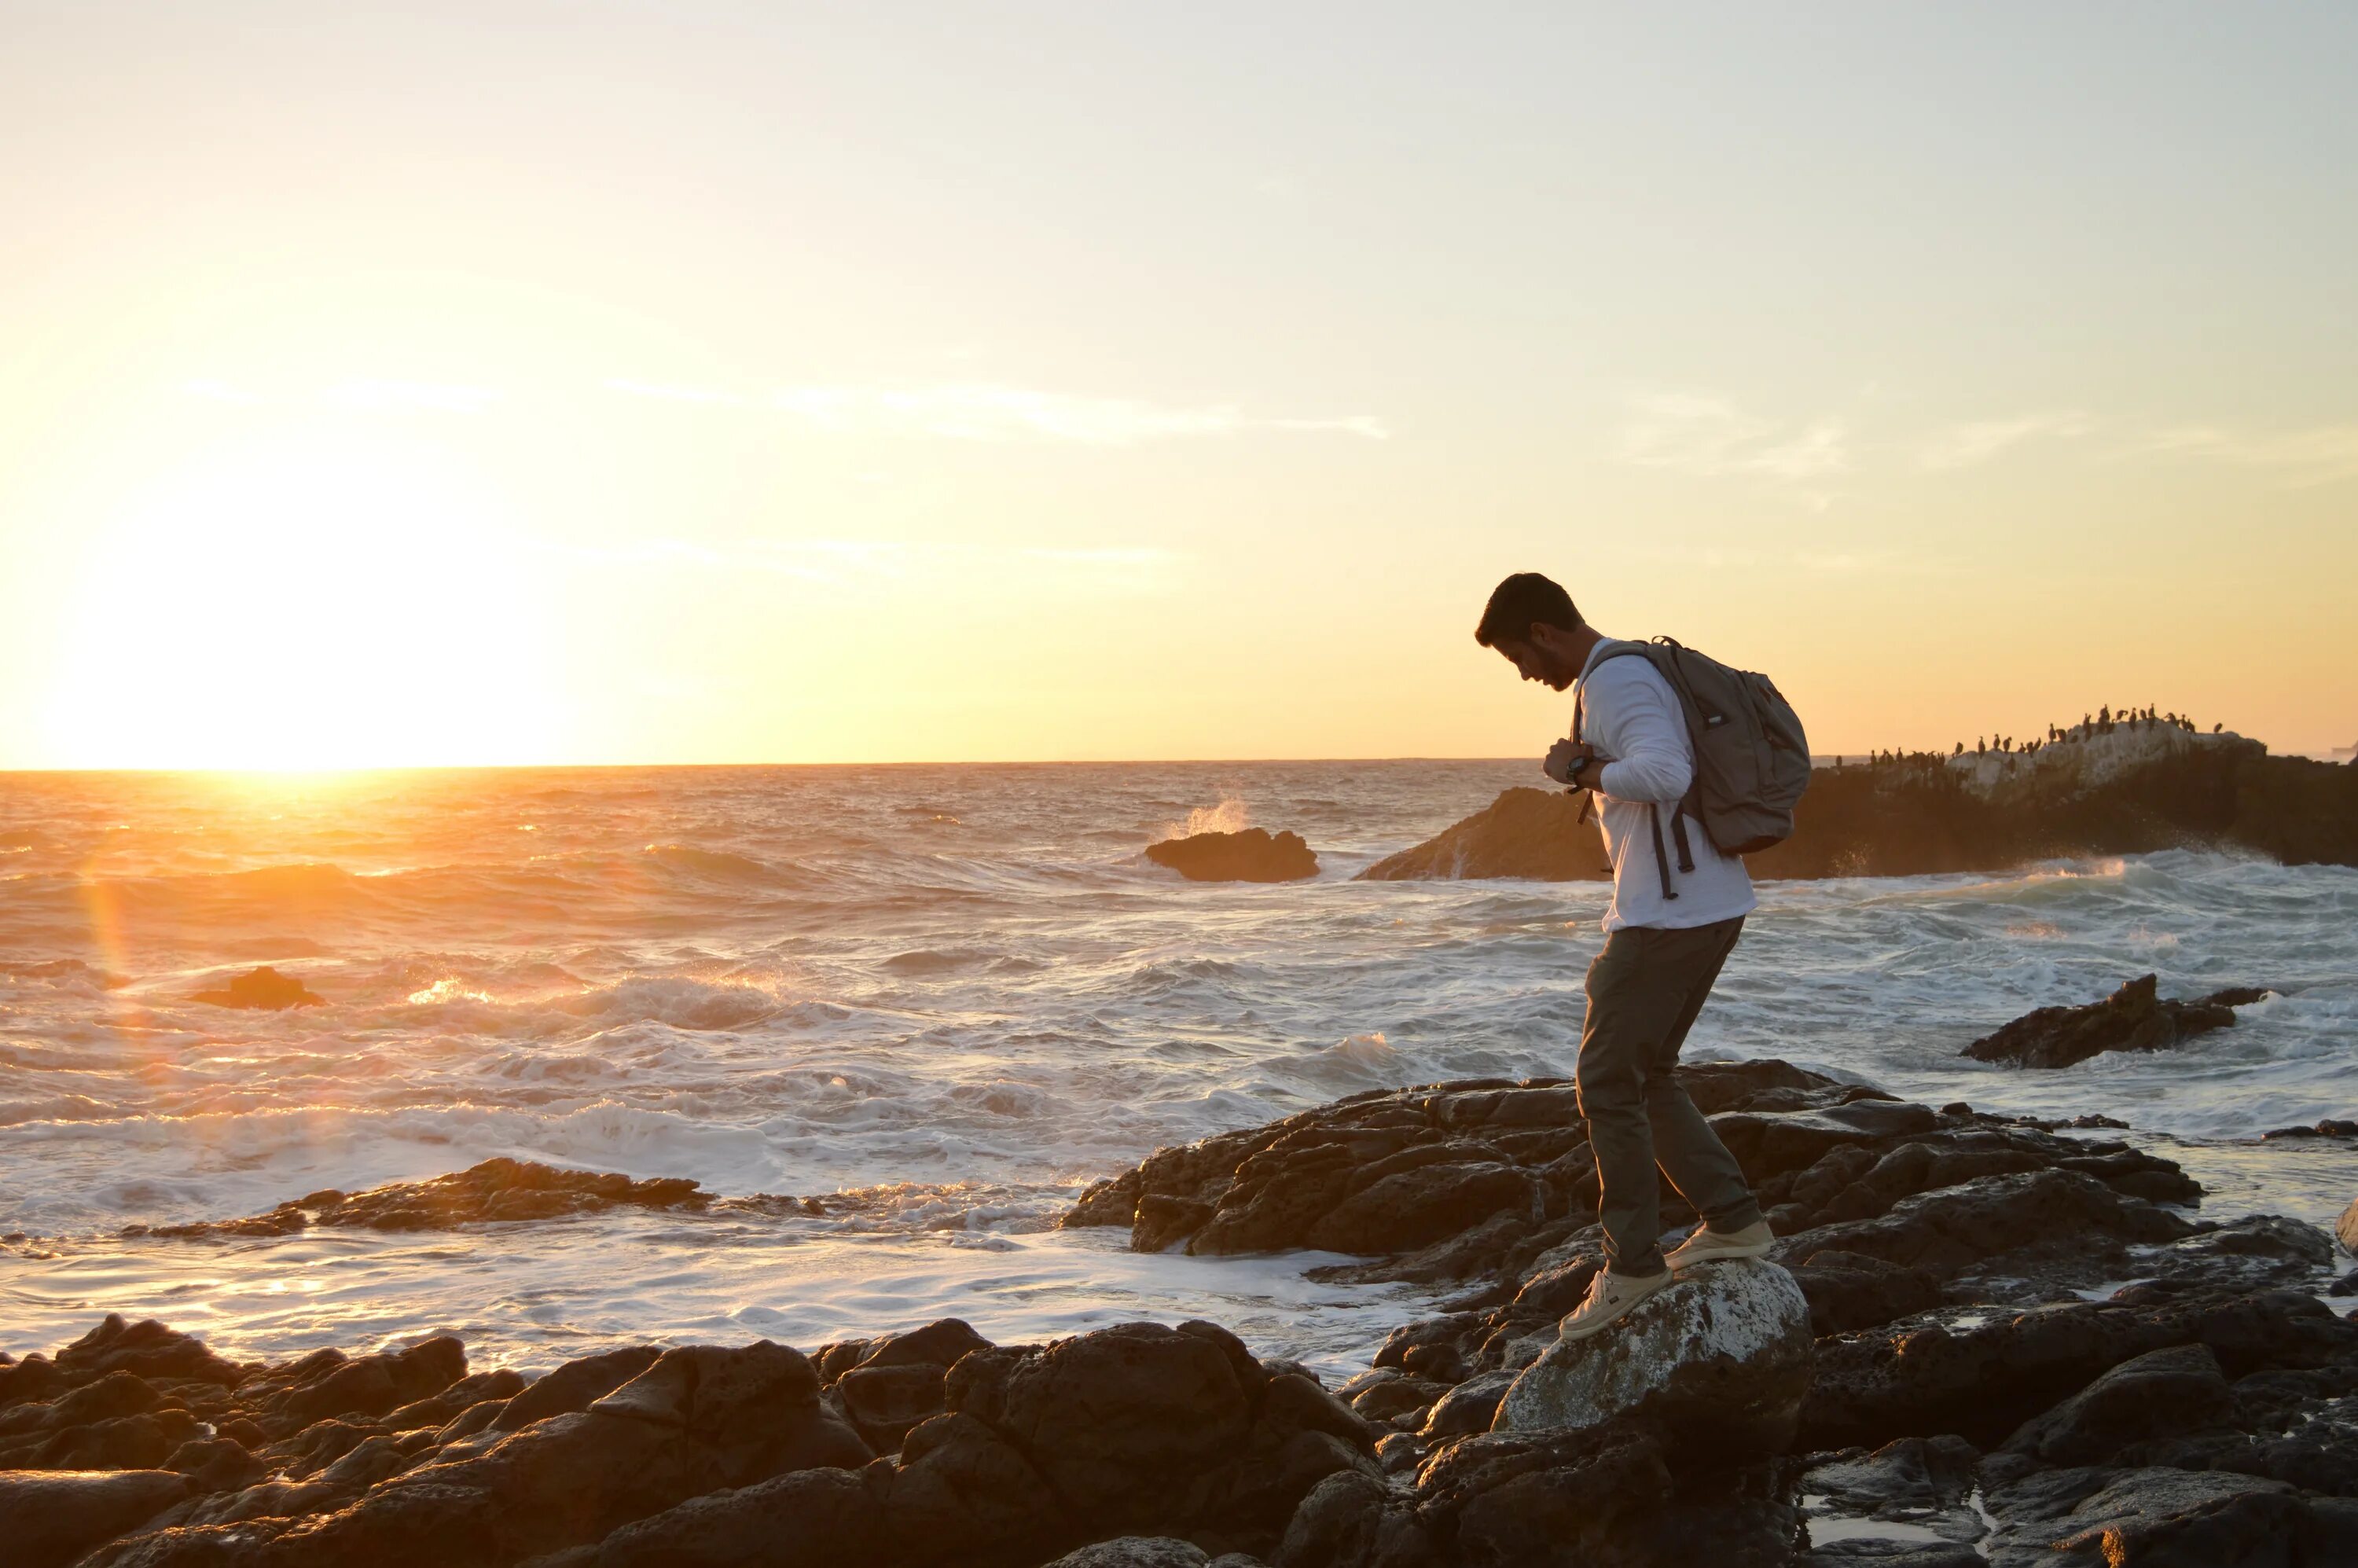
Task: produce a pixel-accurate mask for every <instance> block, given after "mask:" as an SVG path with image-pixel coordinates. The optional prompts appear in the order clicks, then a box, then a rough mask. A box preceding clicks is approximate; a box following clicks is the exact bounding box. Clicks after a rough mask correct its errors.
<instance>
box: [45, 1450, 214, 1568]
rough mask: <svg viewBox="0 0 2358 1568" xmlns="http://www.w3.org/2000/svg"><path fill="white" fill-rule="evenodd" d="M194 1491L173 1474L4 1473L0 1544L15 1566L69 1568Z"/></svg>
mask: <svg viewBox="0 0 2358 1568" xmlns="http://www.w3.org/2000/svg"><path fill="white" fill-rule="evenodd" d="M188 1490H189V1479H188V1477H187V1476H180V1475H176V1474H174V1473H173V1472H171V1471H169V1470H102V1471H89V1470H52V1471H38V1470H34V1471H21V1470H20V1471H0V1542H5V1543H6V1555H7V1559H8V1562H9V1563H11V1564H12V1565H14V1568H65V1565H66V1564H67V1563H71V1562H73V1561H74V1560H75V1559H77V1558H79V1557H81V1555H82V1553H84V1552H88V1551H89V1550H90V1549H91V1548H92V1547H93V1546H97V1545H99V1544H100V1543H102V1542H103V1541H112V1540H114V1538H115V1537H116V1536H119V1535H123V1534H125V1533H127V1532H129V1531H130V1530H135V1529H136V1528H138V1526H139V1525H141V1524H142V1523H144V1522H145V1521H146V1520H148V1519H153V1518H154V1517H156V1515H157V1514H159V1513H161V1512H163V1510H164V1509H168V1508H169V1507H171V1505H172V1504H174V1503H176V1502H178V1501H179V1500H180V1498H182V1497H184V1496H186V1495H187V1493H188Z"/></svg>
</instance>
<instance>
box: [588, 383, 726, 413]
mask: <svg viewBox="0 0 2358 1568" xmlns="http://www.w3.org/2000/svg"><path fill="white" fill-rule="evenodd" d="M603 385H604V386H605V388H606V390H607V391H609V392H619V393H621V394H622V395H624V396H626V397H652V398H655V399H657V400H658V401H660V402H664V403H701V404H708V405H724V406H735V405H741V404H743V403H744V401H745V399H744V398H743V397H741V396H740V395H737V394H736V393H733V392H718V391H715V390H714V389H712V388H711V387H708V386H676V385H672V384H666V383H664V382H659V381H632V380H630V379H628V378H626V377H622V376H615V377H611V378H609V379H608V380H607V381H606V382H604V383H603Z"/></svg>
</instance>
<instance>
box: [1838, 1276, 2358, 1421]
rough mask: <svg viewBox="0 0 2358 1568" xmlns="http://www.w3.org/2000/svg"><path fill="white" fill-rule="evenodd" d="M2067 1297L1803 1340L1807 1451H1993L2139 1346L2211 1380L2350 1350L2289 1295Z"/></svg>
mask: <svg viewBox="0 0 2358 1568" xmlns="http://www.w3.org/2000/svg"><path fill="white" fill-rule="evenodd" d="M2124 1295H2126V1296H2130V1297H2131V1299H2129V1300H2119V1299H2116V1300H2115V1301H2111V1302H2075V1303H2070V1304H2064V1305H2055V1306H2047V1307H2040V1308H2036V1309H2033V1310H2030V1311H2028V1312H2023V1311H2015V1310H2010V1309H2005V1308H1987V1307H1984V1308H1975V1309H1947V1310H1946V1311H1944V1312H1942V1313H1936V1314H1929V1315H1927V1316H1925V1317H1921V1318H1913V1319H1907V1320H1903V1321H1901V1322H1898V1323H1895V1324H1891V1325H1886V1326H1884V1327H1881V1328H1877V1329H1871V1330H1867V1331H1866V1332H1864V1333H1859V1334H1849V1335H1839V1336H1833V1337H1832V1338H1829V1339H1825V1340H1823V1341H1821V1342H1820V1343H1819V1345H1818V1346H1817V1355H1816V1372H1815V1377H1814V1380H1813V1381H1812V1386H1811V1390H1810V1393H1809V1397H1808V1398H1807V1399H1806V1400H1804V1401H1803V1404H1802V1408H1801V1442H1802V1444H1804V1445H1805V1446H1807V1447H1811V1448H1819V1449H1834V1448H1847V1447H1870V1448H1871V1447H1879V1446H1880V1445H1882V1444H1886V1443H1888V1442H1890V1441H1891V1440H1892V1439H1894V1438H1898V1437H1922V1436H1931V1435H1934V1434H1936V1433H1957V1434H1960V1435H1962V1436H1963V1437H1964V1438H1965V1439H1966V1440H1967V1441H1968V1442H1971V1443H1974V1444H1985V1445H1988V1446H1992V1447H1995V1446H1996V1444H2000V1443H2002V1442H2004V1441H2005V1440H2006V1438H2007V1437H2008V1436H2009V1435H2011V1434H2012V1433H2013V1432H2014V1431H2015V1429H2016V1428H2017V1427H2019V1426H2020V1425H2021V1424H2022V1423H2023V1422H2027V1421H2028V1420H2030V1419H2031V1418H2032V1417H2033V1416H2036V1415H2039V1413H2041V1412H2042V1411H2046V1410H2048V1409H2049V1408H2050V1406H2053V1405H2055V1404H2056V1403H2058V1402H2059V1401H2061V1400H2065V1399H2068V1398H2069V1397H2070V1396H2071V1395H2072V1394H2075V1393H2077V1392H2078V1391H2079V1390H2082V1389H2084V1388H2086V1387H2087V1386H2088V1385H2089V1384H2090V1383H2093V1381H2095V1380H2096V1379H2097V1378H2099V1377H2101V1376H2102V1375H2103V1374H2104V1373H2105V1372H2106V1371H2108V1370H2110V1369H2111V1368H2115V1367H2117V1366H2119V1365H2120V1364H2121V1363H2123V1362H2125V1361H2127V1360H2129V1359H2130V1358H2131V1357H2136V1356H2140V1355H2143V1354H2145V1353H2146V1352H2147V1351H2152V1350H2159V1349H2163V1348H2166V1347H2169V1346H2181V1345H2203V1346H2209V1347H2210V1349H2211V1351H2212V1354H2213V1355H2215V1356H2216V1357H2218V1359H2219V1363H2220V1365H2221V1367H2222V1368H2223V1370H2224V1371H2225V1373H2226V1374H2227V1375H2228V1376H2229V1377H2232V1378H2241V1377H2244V1376H2247V1375H2249V1374H2251V1373H2254V1372H2257V1371H2261V1370H2264V1369H2285V1368H2290V1369H2299V1368H2322V1367H2326V1366H2329V1365H2331V1364H2334V1363H2335V1362H2337V1360H2338V1359H2340V1358H2342V1357H2351V1356H2358V1324H2351V1323H2347V1322H2344V1321H2343V1320H2342V1319H2341V1318H2338V1317H2336V1316H2335V1315H2334V1314H2333V1313H2332V1311H2331V1309H2330V1308H2328V1307H2327V1306H2326V1305H2325V1304H2324V1303H2322V1302H2320V1301H2319V1300H2318V1299H2317V1298H2316V1297H2314V1296H2310V1295H2305V1294H2301V1293H2299V1292H2289V1291H2266V1292H2254V1293H2252V1294H2248V1295H2234V1296H2219V1295H2205V1294H2196V1295H2193V1296H2191V1297H2189V1298H2185V1299H2180V1300H2165V1301H2159V1302H2139V1301H2136V1300H2135V1299H2134V1294H2133V1292H2124Z"/></svg>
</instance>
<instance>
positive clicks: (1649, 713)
mask: <svg viewBox="0 0 2358 1568" xmlns="http://www.w3.org/2000/svg"><path fill="white" fill-rule="evenodd" d="M1474 640H1475V641H1476V642H1477V643H1481V644H1482V645H1483V646H1484V647H1486V648H1495V649H1497V650H1498V652H1499V653H1500V654H1504V655H1505V656H1506V658H1507V661H1508V662H1509V664H1512V665H1514V666H1515V668H1516V670H1517V671H1518V672H1519V673H1520V675H1521V676H1522V677H1523V679H1525V680H1531V681H1539V682H1541V684H1543V685H1546V686H1549V687H1553V688H1554V689H1555V690H1557V691H1563V690H1564V689H1565V688H1566V687H1571V686H1572V685H1573V684H1574V682H1575V681H1576V682H1578V683H1579V687H1580V690H1579V693H1578V697H1577V702H1578V710H1579V712H1580V715H1581V730H1580V734H1581V739H1580V740H1579V741H1577V742H1575V741H1568V740H1567V741H1557V742H1556V743H1555V746H1554V748H1553V749H1552V750H1551V751H1550V752H1548V755H1547V761H1546V762H1545V763H1544V764H1543V766H1544V768H1545V771H1546V773H1547V775H1548V776H1549V777H1550V778H1552V779H1554V780H1555V781H1556V782H1557V783H1559V784H1571V785H1574V786H1575V787H1577V788H1581V789H1585V790H1589V791H1591V792H1593V794H1594V795H1595V799H1596V801H1597V803H1598V805H1599V807H1600V809H1599V811H1598V822H1599V824H1600V826H1601V827H1602V828H1603V830H1604V834H1605V849H1606V856H1607V857H1608V858H1609V859H1610V860H1612V862H1613V902H1612V903H1611V904H1610V905H1609V906H1607V908H1606V912H1605V932H1606V935H1605V946H1604V949H1603V951H1601V952H1599V953H1598V954H1597V955H1596V957H1595V961H1594V962H1593V963H1591V964H1590V965H1589V966H1588V982H1587V987H1586V989H1587V993H1588V1017H1587V1020H1586V1022H1585V1023H1584V1024H1583V1025H1582V1027H1581V1033H1580V1061H1579V1065H1578V1067H1577V1069H1576V1075H1577V1082H1578V1084H1579V1095H1580V1109H1581V1114H1582V1115H1584V1116H1585V1117H1586V1118H1587V1119H1588V1141H1589V1148H1590V1149H1591V1150H1592V1151H1593V1152H1595V1156H1596V1177H1597V1183H1598V1185H1599V1188H1600V1199H1599V1204H1598V1207H1599V1209H1600V1211H1601V1212H1600V1214H1599V1217H1600V1218H1601V1219H1602V1220H1603V1221H1604V1225H1605V1251H1606V1267H1605V1268H1604V1269H1603V1270H1601V1271H1598V1273H1597V1275H1596V1278H1595V1281H1593V1282H1592V1283H1591V1284H1590V1286H1589V1290H1588V1298H1587V1300H1586V1301H1585V1302H1583V1303H1581V1304H1580V1306H1579V1307H1578V1308H1577V1309H1576V1310H1574V1312H1573V1313H1572V1314H1571V1315H1569V1316H1568V1317H1566V1318H1565V1319H1564V1320H1563V1336H1564V1337H1565V1338H1566V1339H1585V1338H1586V1337H1588V1336H1590V1335H1593V1334H1595V1333H1597V1332H1598V1331H1599V1330H1601V1329H1603V1328H1605V1327H1606V1326H1607V1325H1610V1324H1612V1323H1614V1322H1616V1321H1617V1320H1618V1319H1620V1318H1621V1317H1623V1316H1625V1315H1626V1314H1628V1312H1629V1310H1630V1309H1631V1308H1632V1307H1634V1306H1636V1305H1637V1304H1638V1303H1639V1302H1642V1301H1644V1300H1645V1299H1646V1298H1647V1297H1648V1296H1650V1295H1652V1294H1653V1293H1654V1292H1656V1291H1659V1290H1660V1289H1662V1288H1663V1287H1664V1286H1665V1285H1668V1284H1669V1283H1670V1282H1671V1274H1672V1273H1673V1271H1677V1270H1680V1269H1684V1268H1689V1267H1692V1266H1693V1265H1694V1264H1697V1263H1704V1262H1709V1261H1712V1260H1715V1259H1724V1258H1758V1257H1761V1256H1763V1255H1764V1254H1766V1253H1767V1252H1768V1249H1769V1247H1770V1246H1771V1245H1772V1244H1773V1242H1774V1241H1775V1238H1774V1237H1773V1236H1771V1235H1770V1234H1769V1230H1768V1222H1767V1221H1766V1220H1765V1219H1763V1218H1762V1217H1761V1214H1760V1205H1759V1204H1758V1202H1757V1201H1756V1200H1755V1199H1754V1197H1753V1195H1752V1189H1751V1187H1750V1185H1749V1184H1747V1183H1746V1181H1745V1179H1744V1172H1743V1170H1742V1168H1741V1167H1739V1166H1738V1165H1737V1164H1736V1157H1735V1156H1734V1155H1732V1154H1730V1153H1729V1152H1727V1146H1726V1145H1725V1144H1724V1143H1722V1142H1721V1141H1719V1135H1718V1134H1717V1133H1715V1132H1714V1131H1712V1130H1711V1125H1710V1123H1708V1122H1706V1121H1705V1120H1704V1119H1703V1113H1702V1112H1700V1111H1698V1110H1697V1109H1695V1107H1694V1102H1693V1100H1690V1099H1689V1098H1687V1093H1686V1090H1684V1089H1683V1088H1682V1087H1679V1082H1678V1078H1677V1076H1675V1075H1674V1074H1673V1073H1672V1071H1671V1069H1672V1068H1673V1067H1674V1066H1675V1065H1677V1063H1678V1059H1679V1047H1680V1046H1681V1045H1682V1044H1684V1043H1685V1040H1686V1037H1687V1031H1688V1030H1689V1029H1691V1028H1693V1025H1694V1021H1695V1015H1696V1014H1697V1013H1699V1012H1701V1011H1703V1004H1704V1000H1705V999H1707V998H1708V997H1709V996H1710V995H1711V988H1712V982H1713V981H1714V980H1715V979H1718V978H1719V969H1720V966H1721V965H1722V964H1724V963H1725V962H1726V961H1727V955H1728V952H1729V950H1730V949H1732V948H1733V947H1735V946H1736V936H1737V935H1738V934H1739V933H1741V932H1742V931H1743V929H1744V917H1745V916H1746V915H1747V914H1750V913H1751V912H1752V910H1753V908H1754V904H1755V901H1754V899H1753V896H1752V879H1751V877H1750V875H1749V874H1747V872H1746V871H1745V869H1744V862H1743V861H1742V860H1738V859H1736V857H1734V856H1732V855H1730V856H1723V855H1721V854H1719V853H1718V851H1717V850H1715V849H1714V848H1713V847H1712V844H1711V840H1710V838H1709V837H1708V836H1706V835H1705V834H1704V832H1703V831H1702V830H1701V825H1700V824H1692V823H1691V824H1689V826H1690V827H1693V829H1694V830H1693V832H1692V833H1690V834H1689V835H1688V836H1687V837H1688V838H1689V839H1690V840H1691V842H1692V844H1693V863H1694V864H1693V870H1692V871H1674V870H1673V869H1672V864H1671V859H1670V858H1669V857H1667V856H1662V855H1660V854H1659V852H1658V849H1657V835H1658V833H1659V832H1667V831H1670V830H1671V826H1672V824H1671V817H1672V816H1673V815H1674V814H1675V813H1676V812H1677V811H1678V809H1679V802H1680V801H1681V800H1682V799H1683V798H1684V797H1685V795H1686V794H1687V788H1688V785H1689V784H1692V783H1693V778H1694V744H1693V741H1691V740H1690V739H1689V738H1688V736H1687V726H1686V718H1685V714H1684V711H1683V709H1682V707H1681V705H1680V702H1679V698H1678V694H1677V693H1675V692H1673V691H1672V690H1671V686H1670V683H1669V682H1668V681H1666V680H1664V679H1663V678H1662V676H1661V673H1660V671H1659V670H1657V669H1655V668H1654V666H1653V665H1652V664H1651V663H1650V662H1649V661H1648V660H1647V659H1645V658H1643V657H1641V656H1639V655H1637V654H1623V655H1622V656H1620V657H1613V656H1610V655H1611V653H1612V649H1613V645H1614V644H1613V640H1612V639H1610V638H1608V637H1606V636H1605V635H1604V634H1602V633H1599V632H1597V631H1596V630H1595V628H1594V627H1592V626H1590V625H1588V624H1587V623H1586V622H1584V621H1582V619H1581V618H1580V611H1578V610H1576V609H1575V608H1574V606H1573V602H1572V596H1571V595H1569V594H1567V593H1566V592H1564V590H1563V589H1562V588H1560V587H1558V586H1557V585H1556V584H1555V583H1553V582H1552V581H1550V580H1549V579H1546V578H1544V577H1541V576H1540V575H1539V574H1538V573H1537V572H1518V573H1516V574H1515V575H1514V576H1513V577H1510V578H1509V579H1506V580H1505V581H1504V582H1502V583H1500V584H1499V585H1498V589H1497V591H1496V592H1494V593H1492V594H1491V595H1490V602H1489V604H1488V605H1487V607H1485V609H1484V610H1483V611H1482V622H1481V624H1480V625H1478V626H1477V627H1476V628H1475V631H1474ZM1658 1162H1659V1163H1660V1168H1661V1170H1662V1172H1663V1173H1664V1174H1666V1175H1668V1176H1669V1177H1670V1179H1671V1184H1672V1185H1673V1186H1675V1187H1676V1188H1677V1189H1678V1191H1679V1193H1680V1195H1682V1197H1684V1198H1685V1199H1686V1200H1687V1202H1688V1203H1690V1204H1692V1205H1693V1206H1694V1209H1695V1212H1696V1213H1697V1214H1699V1215H1701V1216H1702V1217H1703V1224H1701V1225H1699V1226H1697V1227H1695V1230H1694V1233H1693V1235H1692V1236H1690V1237H1688V1238H1687V1239H1686V1240H1685V1242H1684V1243H1683V1244H1682V1245H1681V1246H1680V1247H1679V1248H1677V1249H1675V1250H1674V1251H1672V1252H1671V1255H1670V1257H1669V1258H1668V1259H1665V1258H1664V1257H1663V1256H1662V1253H1661V1251H1660V1234H1661V1228H1662V1223H1661V1191H1660V1186H1659V1185H1658V1184H1657V1181H1656V1177H1655V1174H1654V1171H1655V1166H1656V1164H1657V1163H1658Z"/></svg>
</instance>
